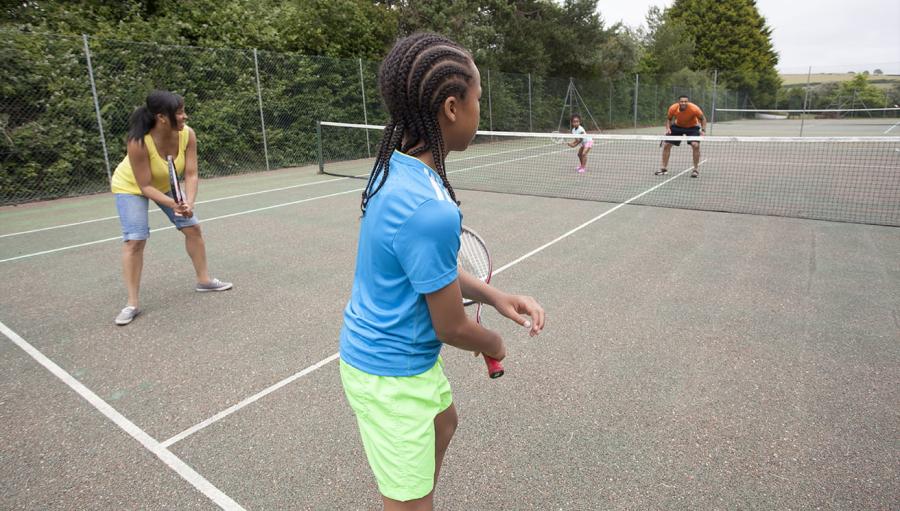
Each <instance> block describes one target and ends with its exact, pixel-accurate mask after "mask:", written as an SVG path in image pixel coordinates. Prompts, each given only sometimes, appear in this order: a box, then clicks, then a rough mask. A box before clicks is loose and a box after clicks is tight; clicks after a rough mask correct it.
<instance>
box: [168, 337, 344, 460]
mask: <svg viewBox="0 0 900 511" xmlns="http://www.w3.org/2000/svg"><path fill="white" fill-rule="evenodd" d="M337 359H338V354H337V353H335V354H334V355H331V356H330V357H328V358H326V359H324V360H322V361H321V362H318V363H315V364H313V365H311V366H309V367H307V368H306V369H304V370H302V371H300V372H299V373H296V374H294V375H293V376H290V377H288V378H285V379H283V380H281V381H280V382H278V383H276V384H275V385H272V386H271V387H269V388H267V389H265V390H263V391H262V392H257V393H256V394H254V395H252V396H250V397H248V398H247V399H245V400H243V401H241V402H240V403H238V404H236V405H234V406H232V407H230V408H227V409H225V410H222V411H221V412H219V413H217V414H215V415H213V416H212V417H210V418H208V419H206V420H205V421H203V422H201V423H199V424H196V425H194V426H191V427H190V428H188V429H186V430H184V431H182V432H181V433H178V434H177V435H175V436H173V437H172V438H170V439H168V440H166V441H165V442H163V443H162V444H161V445H162V446H163V447H169V446H170V445H172V444H174V443H175V442H178V441H180V440H183V439H185V438H187V437H188V436H190V435H193V434H194V433H196V432H197V431H200V430H201V429H203V428H205V427H206V426H209V425H210V424H212V423H214V422H218V421H220V420H221V419H224V418H225V417H227V416H229V415H231V414H232V413H234V412H236V411H238V410H240V409H241V408H243V407H245V406H247V405H249V404H250V403H252V402H254V401H257V400H259V399H262V398H263V397H265V396H267V395H269V394H271V393H272V392H275V391H276V390H278V389H280V388H281V387H284V386H285V385H287V384H288V383H291V382H292V381H294V380H296V379H297V378H300V377H301V376H305V375H307V374H309V373H311V372H313V371H315V370H316V369H318V368H320V367H322V366H323V365H325V364H328V363H329V362H332V361H334V360H337Z"/></svg>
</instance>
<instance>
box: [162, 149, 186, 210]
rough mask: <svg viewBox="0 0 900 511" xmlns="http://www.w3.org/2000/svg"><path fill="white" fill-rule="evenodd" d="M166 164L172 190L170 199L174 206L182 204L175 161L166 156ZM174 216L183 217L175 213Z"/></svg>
mask: <svg viewBox="0 0 900 511" xmlns="http://www.w3.org/2000/svg"><path fill="white" fill-rule="evenodd" d="M166 162H168V164H169V186H170V187H171V188H172V198H173V199H175V203H176V204H184V193H183V192H182V191H181V183H180V182H179V181H178V173H177V172H175V159H174V158H172V155H171V154H170V155H168V156H166ZM175 216H183V215H182V214H181V213H178V212H176V213H175Z"/></svg>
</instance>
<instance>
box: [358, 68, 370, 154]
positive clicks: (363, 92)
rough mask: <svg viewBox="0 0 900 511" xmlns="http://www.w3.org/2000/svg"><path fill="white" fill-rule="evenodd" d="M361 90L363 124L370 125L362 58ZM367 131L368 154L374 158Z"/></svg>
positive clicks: (360, 72)
mask: <svg viewBox="0 0 900 511" xmlns="http://www.w3.org/2000/svg"><path fill="white" fill-rule="evenodd" d="M359 88H360V90H362V107H363V124H366V125H368V124H369V114H368V112H367V110H366V81H365V79H364V78H363V68H362V58H360V59H359ZM365 131H366V154H368V155H369V158H371V157H372V145H371V143H370V142H369V130H365Z"/></svg>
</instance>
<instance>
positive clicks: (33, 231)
mask: <svg viewBox="0 0 900 511" xmlns="http://www.w3.org/2000/svg"><path fill="white" fill-rule="evenodd" d="M346 179H350V178H349V177H336V178H334V179H326V180H324V181H315V182H312V183H302V184H299V185H290V186H283V187H281V188H270V189H268V190H260V191H256V192H247V193H241V194H238V195H230V196H227V197H217V198H215V199H207V200H202V201H199V202H196V203H195V204H209V203H210V202H218V201H223V200H231V199H240V198H241V197H249V196H251V195H260V194H263V193H271V192H281V191H284V190H290V189H292V188H302V187H304V186H312V185H319V184H325V183H333V182H335V181H343V180H346ZM160 211H162V210H161V209H159V208H156V209H151V210H149V211H148V213H158V212H160ZM117 218H119V215H115V216H105V217H103V218H94V219H91V220H83V221H81V222H73V223H69V224H62V225H51V226H49V227H41V228H39V229H32V230H30V231H20V232H11V233H7V234H0V238H6V237H9V236H19V235H22V234H32V233H35V232H42V231H50V230H53V229H62V228H64V227H74V226H76V225H84V224H90V223H94V222H102V221H105V220H115V219H117Z"/></svg>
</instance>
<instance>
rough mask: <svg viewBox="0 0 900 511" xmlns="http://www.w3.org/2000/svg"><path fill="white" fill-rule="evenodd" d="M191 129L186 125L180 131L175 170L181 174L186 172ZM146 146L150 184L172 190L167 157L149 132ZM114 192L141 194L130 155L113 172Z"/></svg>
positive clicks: (163, 190)
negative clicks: (185, 165) (129, 158)
mask: <svg viewBox="0 0 900 511" xmlns="http://www.w3.org/2000/svg"><path fill="white" fill-rule="evenodd" d="M189 138H190V131H189V130H188V127H187V126H185V127H184V129H183V130H181V131H180V132H179V133H178V155H176V156H175V172H176V173H177V174H178V175H179V176H181V175H182V174H184V153H185V150H186V149H187V145H188V139H189ZM144 146H146V147H147V152H148V153H150V184H151V185H152V186H153V188H156V189H157V190H159V191H161V192H163V193H166V192H168V191H169V190H170V188H171V187H170V186H169V164H168V163H166V159H165V158H164V157H163V156H160V155H159V151H157V150H156V144H154V143H153V137H151V136H150V134H149V133H147V134H146V135H144ZM110 188H111V189H112V192H113V193H127V194H131V195H141V187H140V186H138V184H137V180H135V179H134V170H132V168H131V162H130V161H128V155H127V154H126V155H125V159H124V160H122V163H120V164H119V166H118V167H116V172H115V173H114V174H113V177H112V183H111V187H110Z"/></svg>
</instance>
